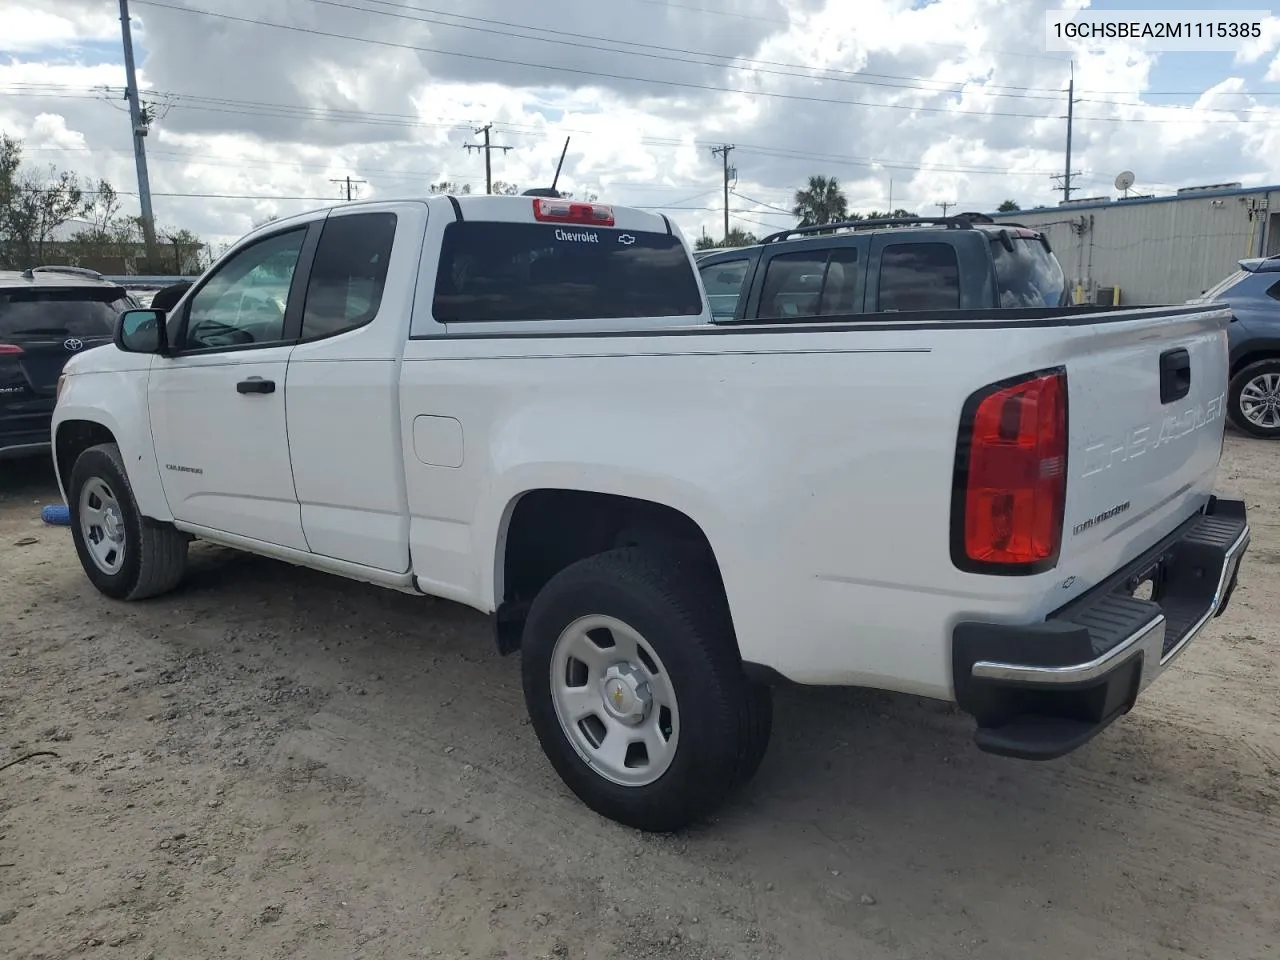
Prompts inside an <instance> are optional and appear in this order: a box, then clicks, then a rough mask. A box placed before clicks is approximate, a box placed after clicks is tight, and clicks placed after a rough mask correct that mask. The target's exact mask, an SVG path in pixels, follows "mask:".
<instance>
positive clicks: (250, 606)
mask: <svg viewBox="0 0 1280 960" xmlns="http://www.w3.org/2000/svg"><path fill="white" fill-rule="evenodd" d="M1278 467H1280V446H1275V445H1270V446H1268V445H1267V444H1264V443H1262V442H1259V441H1253V440H1245V439H1242V438H1239V437H1235V436H1231V437H1229V438H1228V443H1227V454H1226V461H1225V463H1224V465H1223V469H1222V473H1221V486H1222V489H1223V490H1224V491H1226V492H1230V493H1235V494H1238V495H1239V494H1243V495H1244V496H1245V497H1246V498H1247V500H1248V503H1249V507H1250V510H1251V519H1252V523H1253V529H1254V541H1253V547H1252V549H1251V551H1250V554H1249V556H1248V558H1247V560H1246V563H1245V566H1244V569H1243V571H1242V573H1241V576H1240V587H1239V590H1238V591H1237V593H1236V595H1235V599H1234V602H1233V607H1232V609H1231V611H1230V613H1229V614H1228V615H1227V616H1226V617H1224V618H1222V619H1221V620H1218V621H1216V622H1215V623H1214V625H1213V626H1212V627H1211V628H1210V629H1209V631H1208V632H1207V633H1206V634H1205V635H1204V636H1202V637H1201V638H1200V639H1199V640H1198V641H1197V642H1196V643H1194V644H1193V645H1192V646H1191V647H1190V648H1189V650H1188V651H1187V653H1186V654H1185V655H1184V656H1183V657H1182V658H1181V660H1180V661H1179V663H1178V666H1177V667H1176V668H1175V669H1174V670H1172V671H1171V672H1170V673H1168V674H1166V675H1165V677H1164V678H1162V679H1161V681H1160V682H1159V683H1157V684H1156V685H1155V686H1154V687H1152V688H1151V689H1150V690H1149V691H1148V695H1147V696H1146V697H1145V699H1144V701H1143V702H1142V703H1140V704H1139V706H1138V707H1137V708H1136V709H1135V710H1134V712H1133V713H1132V714H1130V715H1129V716H1128V717H1126V718H1123V719H1122V720H1120V721H1119V722H1118V723H1116V724H1115V725H1113V726H1112V727H1111V728H1110V729H1109V730H1108V731H1107V732H1106V733H1104V734H1103V735H1102V736H1101V737H1100V738H1098V739H1097V740H1096V741H1094V743H1092V744H1090V745H1089V746H1087V747H1086V748H1084V749H1083V750H1081V751H1079V752H1077V753H1076V754H1074V755H1072V756H1071V757H1068V758H1066V759H1064V760H1060V761H1056V762H1053V763H1048V764H1028V763H1023V762H1018V761H1012V760H1002V759H998V758H994V757H989V756H985V755H983V754H980V753H978V752H977V751H976V750H975V749H974V748H973V747H972V745H971V743H970V724H969V722H968V721H967V720H966V719H965V718H964V717H963V716H961V715H958V714H956V713H954V712H952V711H951V710H950V709H948V708H947V707H945V706H944V705H941V704H936V703H930V702H926V701H921V700H915V699H912V698H907V697H898V696H889V695H884V694H877V693H868V692H858V691H837V690H798V691H797V690H789V691H785V692H782V693H780V694H779V696H778V697H777V719H776V726H775V733H774V739H773V744H772V747H771V748H770V751H769V755H768V757H767V758H766V759H765V762H764V765H763V767H762V768H761V771H760V773H759V775H758V777H757V778H756V779H755V781H754V782H753V783H752V785H751V786H750V788H749V789H748V790H747V791H746V793H745V794H744V795H743V796H742V797H741V799H740V800H739V801H738V802H736V803H734V804H732V805H731V806H729V807H728V808H726V809H725V810H724V811H723V812H722V815H721V816H719V817H718V818H717V819H716V820H715V821H714V822H712V823H710V824H707V825H705V826H703V827H700V828H698V829H696V830H693V831H690V832H688V833H686V834H683V835H680V836H676V837H652V836H646V835H642V834H638V833H635V832H633V831H629V830H626V829H624V828H621V827H618V826H616V825H614V824H612V823H610V822H608V821H604V820H602V819H600V818H598V817H596V816H595V815H593V814H591V813H590V812H589V811H588V810H587V809H586V808H584V807H582V806H581V805H580V804H579V803H578V802H577V801H576V800H575V799H574V798H573V797H572V796H571V795H570V794H569V793H568V791H567V790H566V789H565V788H564V787H563V786H562V785H561V784H560V782H559V780H558V779H557V778H556V777H555V775H554V773H553V772H552V770H551V768H550V766H549V765H548V764H547V763H546V761H545V760H544V759H543V757H542V754H541V753H540V751H539V749H538V746H537V743H536V741H535V739H534V736H533V734H532V731H531V729H530V728H529V726H528V725H527V724H526V722H525V719H524V708H523V705H522V701H521V695H520V683H519V662H518V658H516V657H511V658H499V657H498V656H497V655H496V654H495V653H494V652H493V645H492V642H491V640H490V632H489V629H488V626H487V624H486V622H485V621H484V620H483V619H482V618H481V617H480V616H478V615H476V614H473V613H471V612H468V611H466V610H464V609H462V608H460V607H457V606H454V605H452V604H449V603H446V602H443V601H439V602H437V601H430V600H420V599H415V598H413V597H408V596H402V595H399V594H395V593H388V592H384V591H380V590H378V589H375V588H372V587H365V586H362V585H357V584H351V583H347V582H345V581H342V580H338V579H334V578H329V577H326V576H324V575H322V574H318V573H311V572H308V571H304V570H299V569H296V568H293V567H289V566H286V565H283V564H279V563H275V562H273V561H269V560H262V559H256V558H253V557H249V556H245V555H240V554H236V553H234V552H231V551H227V550H223V549H219V548H212V547H209V546H207V545H196V546H195V547H194V548H193V556H192V559H193V563H192V572H191V576H190V579H189V582H188V584H187V585H186V586H185V587H184V588H183V589H182V590H181V591H180V592H178V593H176V594H173V595H170V596H168V597H164V598H160V599H158V600H154V601H150V602H146V603H141V604H130V605H125V604H118V603H114V602H111V601H108V600H106V599H104V598H103V597H101V596H99V595H98V594H97V593H96V592H95V591H94V590H93V589H92V588H91V587H90V586H89V584H88V582H87V581H86V580H85V578H84V576H83V574H82V573H81V571H80V568H79V566H78V564H77V562H76V559H75V554H74V551H73V549H72V546H71V539H70V533H69V532H68V530H67V529H66V528H65V527H49V526H44V525H43V524H42V523H41V522H40V518H39V511H40V507H41V505H42V504H44V503H48V502H50V501H53V500H54V499H55V498H56V495H57V494H56V487H54V486H53V484H52V481H51V478H50V476H49V475H48V473H47V471H46V470H45V469H44V466H43V464H36V465H28V466H18V465H16V464H13V463H4V464H0V764H2V763H5V762H7V761H9V760H11V759H16V758H18V757H21V756H23V755H25V754H27V753H30V752H32V751H41V750H48V751H52V752H54V753H56V754H57V756H56V757H39V758H34V759H31V760H28V761H26V762H23V763H20V764H17V765H15V766H11V767H9V768H8V769H5V770H2V771H0V956H2V957H5V958H14V960H17V958H30V960H36V958H58V957H71V956H75V957H80V956H86V957H104V958H112V957H120V958H125V960H134V958H138V960H141V958H148V957H149V958H155V960H199V958H205V957H243V958H254V960H259V958H276V957H291V958H292V957H305V958H308V960H329V958H334V960H338V958H343V960H351V958H355V960H373V958H394V960H403V958H424V957H450V958H452V957H470V958H513V960H514V958H521V960H525V958H542V957H568V958H580V960H610V958H619V960H621V958H627V960H630V958H637V960H638V958H666V960H686V958H688V960H693V958H730V957H732V958H757V957H787V958H792V957H794V958H804V960H816V958H826V957H832V958H836V957H839V958H841V960H851V958H857V960H864V958H866V960H876V958H888V957H892V958H912V960H921V958H939V960H941V958H948V960H950V958H962V957H967V956H973V957H981V958H984V960H1002V958H1010V960H1025V958H1027V957H1036V958H1038V960H1057V958H1063V960H1065V958H1071V960H1077V958H1080V957H1100V958H1111V957H1115V958H1121V957H1123V958H1146V957H1162V958H1163V957H1178V958H1181V957H1203V958H1212V960H1229V958H1237V957H1248V958H1273V960H1274V958H1275V957H1277V956H1280V895H1278V894H1277V891H1278V890H1280V819H1278V818H1277V815H1278V814H1280V675H1278V673H1277V668H1276V664H1277V630H1276V624H1277V622H1278V621H1280V583H1278V582H1277V580H1276V571H1277V569H1278V567H1280V492H1278V491H1277V480H1276V477H1277V475H1280V470H1278V469H1277V468H1278Z"/></svg>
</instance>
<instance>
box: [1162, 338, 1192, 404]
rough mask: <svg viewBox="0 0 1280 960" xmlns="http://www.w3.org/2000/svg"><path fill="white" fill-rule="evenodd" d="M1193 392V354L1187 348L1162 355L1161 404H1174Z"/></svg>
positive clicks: (1168, 351) (1179, 348)
mask: <svg viewBox="0 0 1280 960" xmlns="http://www.w3.org/2000/svg"><path fill="white" fill-rule="evenodd" d="M1190 392H1191V354H1189V353H1187V350H1186V348H1185V347H1177V348H1175V349H1173V350H1166V351H1165V352H1164V353H1162V354H1160V402H1161V403H1173V402H1174V401H1175V400H1181V399H1182V398H1183V397H1185V396H1186V395H1187V394H1188V393H1190Z"/></svg>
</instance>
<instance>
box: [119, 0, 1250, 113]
mask: <svg viewBox="0 0 1280 960" xmlns="http://www.w3.org/2000/svg"><path fill="white" fill-rule="evenodd" d="M135 2H137V3H141V4H144V5H146V6H150V7H160V8H163V9H166V10H175V11H179V12H181V13H187V14H195V15H197V16H205V17H213V18H216V19H220V20H229V21H232V22H236V23H246V24H254V25H257V26H261V27H270V28H272V29H276V30H287V31H290V32H293V33H302V34H307V35H309V36H317V37H327V38H329V39H332V40H348V41H353V42H356V43H365V44H370V45H373V46H378V47H386V48H390V49H394V50H411V51H414V52H416V53H434V54H436V55H438V56H445V57H458V58H461V59H464V60H476V61H482V62H486V63H501V64H506V65H508V66H516V67H529V68H531V69H535V70H547V71H551V72H553V73H566V74H573V75H575V76H587V77H599V78H602V79H608V80H623V81H630V82H634V83H649V84H655V85H658V86H665V87H679V88H684V89H689V90H707V91H712V92H717V93H738V94H743V95H746V96H753V97H769V98H771V99H779V100H794V101H801V102H806V103H830V104H835V105H839V106H842V107H850V106H861V107H873V108H880V109H886V110H907V111H913V112H919V113H944V114H948V115H955V116H980V117H1013V118H1020V119H1024V120H1043V119H1045V116H1044V115H1043V114H1035V113H1015V112H1009V111H998V110H963V109H951V108H949V107H931V106H923V105H913V104H902V103H878V102H875V101H864V100H850V99H836V98H832V97H814V96H808V95H804V94H796V93H781V92H778V91H772V90H745V89H742V88H739V87H722V86H717V85H714V84H703V83H691V82H687V81H679V80H662V79H659V78H656V77H636V76H631V75H628V74H619V73H605V72H603V71H596V70H586V69H582V68H578V67H564V66H556V65H554V64H546V63H536V62H531V61H527V60H512V59H508V58H505V57H491V56H484V55H481V54H475V53H461V52H459V51H456V50H443V49H440V48H438V47H423V46H417V45H415V44H409V43H398V42H396V41H392V40H376V39H373V38H370V37H356V36H350V35H347V34H341V33H332V32H330V31H326V30H317V29H314V28H312V27H302V26H296V25H291V24H283V23H272V22H270V21H267V20H255V19H252V18H250V17H237V16H233V15H232V14H228V13H215V12H213V11H211V10H199V9H196V8H195V7H183V6H178V5H176V4H171V3H164V2H161V0H135ZM1135 106H1147V105H1144V104H1138V105H1135ZM1082 119H1088V120H1091V121H1094V122H1099V123H1134V122H1141V123H1182V122H1184V121H1183V120H1172V119H1170V120H1161V119H1158V118H1129V117H1088V118H1082ZM1200 122H1203V123H1214V122H1227V123H1239V122H1243V121H1241V120H1239V119H1237V120H1230V121H1213V120H1204V121H1200Z"/></svg>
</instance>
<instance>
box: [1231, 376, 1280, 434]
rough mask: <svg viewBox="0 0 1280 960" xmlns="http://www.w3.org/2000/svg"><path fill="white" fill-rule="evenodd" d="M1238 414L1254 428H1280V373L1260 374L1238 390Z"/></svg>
mask: <svg viewBox="0 0 1280 960" xmlns="http://www.w3.org/2000/svg"><path fill="white" fill-rule="evenodd" d="M1240 412H1241V413H1242V414H1243V415H1244V418H1245V419H1246V420H1248V421H1249V422H1250V423H1252V424H1253V425H1254V426H1255V427H1261V428H1263V429H1264V430H1274V429H1276V428H1277V427H1280V373H1260V374H1258V376H1256V377H1254V378H1253V379H1252V380H1250V381H1249V382H1248V383H1246V384H1245V385H1244V387H1243V388H1242V389H1241V390H1240Z"/></svg>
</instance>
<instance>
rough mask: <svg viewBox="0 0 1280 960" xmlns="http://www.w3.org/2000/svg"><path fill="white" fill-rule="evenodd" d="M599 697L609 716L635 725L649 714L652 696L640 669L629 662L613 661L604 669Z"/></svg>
mask: <svg viewBox="0 0 1280 960" xmlns="http://www.w3.org/2000/svg"><path fill="white" fill-rule="evenodd" d="M600 686H601V688H600V693H601V699H602V700H603V701H604V708H605V710H606V711H607V712H608V713H609V715H610V716H611V717H613V718H614V719H616V720H620V721H622V722H623V723H626V724H630V725H633V726H634V725H635V724H638V723H640V722H641V721H642V720H644V718H645V717H646V716H648V714H649V708H650V706H651V704H652V697H651V696H650V693H649V683H648V681H647V680H645V678H644V674H643V673H641V672H640V670H639V669H638V668H637V667H635V666H633V665H632V664H629V663H615V664H614V665H613V666H611V667H609V669H607V670H606V671H605V674H604V680H603V682H602V683H601V685H600Z"/></svg>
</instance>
